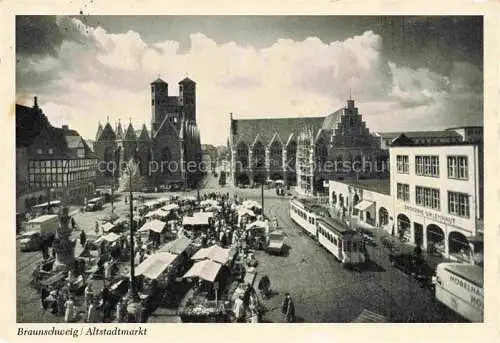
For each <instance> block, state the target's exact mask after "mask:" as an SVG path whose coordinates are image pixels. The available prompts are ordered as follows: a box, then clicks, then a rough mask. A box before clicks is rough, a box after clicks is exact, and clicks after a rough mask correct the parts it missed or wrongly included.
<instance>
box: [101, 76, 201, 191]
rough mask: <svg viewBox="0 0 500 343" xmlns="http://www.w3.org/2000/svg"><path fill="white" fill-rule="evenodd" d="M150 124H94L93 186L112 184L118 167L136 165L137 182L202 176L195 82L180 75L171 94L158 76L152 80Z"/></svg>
mask: <svg viewBox="0 0 500 343" xmlns="http://www.w3.org/2000/svg"><path fill="white" fill-rule="evenodd" d="M150 86H151V123H150V128H149V130H148V128H147V127H146V125H143V127H142V129H141V130H140V131H139V132H137V131H136V130H135V129H134V128H133V126H132V123H130V124H129V125H128V127H127V128H126V130H124V129H123V127H122V125H121V123H120V122H119V123H118V125H117V126H116V127H115V128H114V129H113V128H112V127H111V125H110V123H109V122H107V123H106V124H105V125H104V127H102V125H101V124H99V126H98V129H97V135H96V142H95V143H94V149H95V153H96V156H97V158H98V160H99V166H100V168H98V170H97V184H98V185H115V186H116V185H117V184H118V182H119V179H120V177H121V175H122V174H123V173H122V170H120V169H121V168H120V167H121V166H124V165H125V164H126V163H127V162H128V161H130V160H131V159H132V160H134V161H136V162H137V163H138V164H139V170H140V174H141V184H140V185H136V187H138V188H140V187H142V186H154V187H159V186H161V185H165V186H167V187H171V188H185V187H196V185H197V183H198V182H199V180H200V178H201V170H200V165H201V161H202V151H201V142H200V134H199V130H198V126H197V124H196V83H195V82H194V81H192V80H190V79H189V78H185V79H184V80H182V81H180V82H179V84H178V87H179V95H178V96H170V95H169V92H168V84H167V83H166V82H165V81H163V80H162V79H157V80H155V81H154V82H152V83H151V85H150Z"/></svg>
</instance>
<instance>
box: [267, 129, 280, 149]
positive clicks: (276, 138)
mask: <svg viewBox="0 0 500 343" xmlns="http://www.w3.org/2000/svg"><path fill="white" fill-rule="evenodd" d="M275 140H277V141H278V142H279V143H280V145H283V141H282V140H281V137H280V135H279V133H278V132H276V133H275V134H274V136H273V138H271V140H270V141H269V144H268V146H271V145H272V144H273V143H274V141H275Z"/></svg>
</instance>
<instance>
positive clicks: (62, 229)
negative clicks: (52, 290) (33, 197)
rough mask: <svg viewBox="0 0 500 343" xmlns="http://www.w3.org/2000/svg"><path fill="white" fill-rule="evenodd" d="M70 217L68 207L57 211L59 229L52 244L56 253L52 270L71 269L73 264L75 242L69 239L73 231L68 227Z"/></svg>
mask: <svg viewBox="0 0 500 343" xmlns="http://www.w3.org/2000/svg"><path fill="white" fill-rule="evenodd" d="M70 221H71V216H70V215H69V209H68V207H66V206H64V207H62V208H61V210H60V211H59V227H58V228H57V231H56V237H55V239H54V242H53V244H52V246H53V248H54V251H55V253H56V260H55V262H54V267H53V269H54V270H56V271H57V270H68V269H72V268H73V266H74V263H75V246H76V240H75V239H73V238H71V232H72V231H73V230H72V229H71V226H70Z"/></svg>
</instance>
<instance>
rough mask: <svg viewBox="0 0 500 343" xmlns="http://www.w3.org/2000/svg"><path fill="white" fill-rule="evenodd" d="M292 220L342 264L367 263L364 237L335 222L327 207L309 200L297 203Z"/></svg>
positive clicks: (293, 207) (293, 203)
mask: <svg viewBox="0 0 500 343" xmlns="http://www.w3.org/2000/svg"><path fill="white" fill-rule="evenodd" d="M290 218H291V219H292V220H293V221H294V222H295V223H296V224H297V225H299V226H300V227H301V228H302V229H303V230H304V231H306V232H307V233H308V234H309V235H310V236H311V237H313V238H314V239H315V240H316V241H318V243H319V244H320V245H321V246H322V247H324V248H325V249H326V250H327V251H328V252H330V253H331V254H332V255H333V256H335V258H336V259H337V260H338V261H340V262H341V263H342V264H344V265H352V264H361V263H364V262H365V260H366V258H365V245H364V244H365V243H364V240H363V235H362V234H361V233H360V232H358V231H355V230H352V229H350V228H349V227H347V225H346V224H344V223H342V222H341V221H338V220H336V219H334V218H331V217H330V216H329V214H328V212H327V210H326V209H325V208H324V207H322V206H320V205H317V204H315V203H313V202H311V201H308V200H305V199H293V200H291V201H290Z"/></svg>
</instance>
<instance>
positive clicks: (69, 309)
mask: <svg viewBox="0 0 500 343" xmlns="http://www.w3.org/2000/svg"><path fill="white" fill-rule="evenodd" d="M171 203H175V204H177V205H179V206H178V207H177V209H176V211H175V213H174V215H173V216H172V217H170V218H169V221H168V223H169V224H168V225H167V230H166V231H168V232H169V233H170V234H172V233H174V234H175V235H176V236H177V237H183V236H184V237H187V238H189V239H191V240H192V241H193V242H196V243H197V244H198V245H199V247H200V248H206V247H209V246H212V245H214V244H217V245H218V246H220V247H222V248H232V249H234V250H235V251H236V253H237V255H239V256H241V257H242V258H243V259H244V260H245V261H246V266H244V267H243V268H248V269H250V270H251V269H255V267H256V266H257V264H258V261H257V260H256V259H255V256H254V250H256V249H259V248H262V247H263V246H264V244H265V235H262V234H258V233H255V232H254V231H253V230H248V229H247V226H248V225H249V224H250V223H252V222H254V221H261V222H265V221H266V219H265V218H264V217H263V216H262V214H261V213H260V208H259V206H258V205H255V206H253V207H251V206H249V208H248V210H249V211H248V212H245V213H244V214H242V213H241V212H239V209H241V207H242V206H243V203H244V201H243V199H239V198H238V197H236V196H230V195H229V194H228V193H225V194H223V193H216V192H212V193H206V194H202V195H201V196H200V198H199V199H196V200H194V199H192V198H191V199H187V200H186V199H184V198H182V197H172V199H171ZM255 204H256V203H255ZM137 207H138V206H137ZM137 207H136V208H135V209H136V211H137V212H136V215H137V218H135V216H134V220H135V221H136V225H137V227H136V228H135V229H137V228H138V227H139V225H142V224H144V223H145V222H146V221H147V220H148V219H147V218H146V211H139V208H137ZM198 211H206V212H208V211H210V212H211V213H212V216H211V217H210V219H209V225H208V226H206V227H205V228H204V229H203V230H192V229H190V228H189V227H186V226H183V222H182V219H183V218H184V216H192V215H193V213H194V212H198ZM72 225H73V228H75V227H76V223H75V222H74V220H72ZM125 228H126V227H125ZM95 229H96V230H95V231H96V237H88V236H87V235H88V233H86V232H85V231H84V230H81V232H80V234H79V242H78V244H80V245H81V246H82V248H83V251H84V254H82V260H83V262H84V263H85V262H86V263H87V264H88V265H87V267H85V266H83V267H82V266H80V267H79V268H73V269H72V270H71V271H69V272H68V274H67V277H66V278H64V281H63V282H59V283H56V284H55V285H51V286H50V285H49V286H44V287H42V288H41V303H42V307H43V309H44V310H46V311H50V312H51V313H53V314H55V315H60V316H64V320H65V321H66V322H75V321H85V322H89V323H95V322H105V321H116V322H123V321H129V320H131V319H130V316H129V315H127V313H128V312H127V305H128V304H127V299H126V297H124V298H119V299H115V297H113V296H112V295H111V292H110V287H112V286H113V283H115V282H117V280H118V279H119V278H120V277H122V276H123V275H122V274H123V272H122V271H121V269H120V265H127V263H124V262H127V261H130V258H131V257H130V253H131V251H132V246H131V244H132V242H131V240H130V236H129V234H128V230H124V232H122V234H120V233H119V231H118V233H117V235H116V236H115V239H114V240H112V241H109V240H106V239H103V238H102V237H104V236H106V235H105V233H104V232H103V229H102V223H98V222H96V227H95ZM155 237H156V236H155ZM99 238H101V239H100V240H99ZM96 242H98V243H96ZM160 242H164V240H160V239H153V242H151V237H147V236H145V235H141V234H140V233H139V232H137V231H136V234H135V239H134V242H133V244H134V246H133V248H134V251H135V254H134V256H133V258H134V265H136V266H138V265H140V264H141V263H142V262H143V261H145V260H146V259H147V258H148V257H149V256H150V255H152V254H154V253H155V252H156V251H157V249H159V248H160V246H161V244H160ZM152 243H154V244H152ZM47 250H48V249H47ZM93 251H94V252H95V253H92V252H93ZM85 253H86V255H85ZM47 254H48V251H47V252H44V257H46V256H45V255H47ZM77 265H78V264H77ZM89 265H92V268H90V267H89ZM89 269H91V270H92V272H91V273H88V271H89ZM244 274H245V270H243V274H242V275H244ZM96 279H97V280H101V282H100V283H97V285H98V286H94V285H95V283H94V282H92V280H96ZM76 280H78V281H76ZM257 288H258V294H259V297H252V298H251V299H242V298H240V297H238V298H237V299H236V300H235V301H234V306H233V311H232V312H233V317H234V320H235V321H236V322H240V321H258V320H259V317H260V312H261V311H260V310H261V309H262V308H263V307H264V306H263V305H262V304H263V302H265V301H266V300H267V299H268V298H269V297H270V296H271V291H270V290H271V282H270V280H269V277H268V276H267V275H263V276H262V277H261V278H260V281H259V283H258V287H257ZM259 298H260V299H259ZM240 300H241V301H240ZM144 311H145V309H144V307H142V308H140V309H139V310H138V313H137V315H136V318H135V319H132V320H133V321H144V320H145V319H146V318H144V317H145V315H144ZM282 313H283V316H284V317H283V318H284V321H286V322H293V321H294V320H295V308H294V303H293V301H292V299H291V297H290V295H289V294H288V293H287V294H286V295H285V297H284V299H283V306H282Z"/></svg>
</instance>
